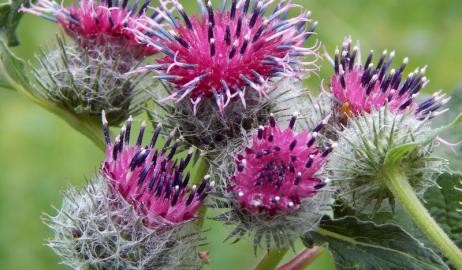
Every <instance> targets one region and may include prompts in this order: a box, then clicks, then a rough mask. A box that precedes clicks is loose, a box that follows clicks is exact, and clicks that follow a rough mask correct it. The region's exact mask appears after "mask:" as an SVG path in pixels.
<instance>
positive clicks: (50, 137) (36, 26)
mask: <svg viewBox="0 0 462 270" xmlns="http://www.w3.org/2000/svg"><path fill="white" fill-rule="evenodd" d="M2 2H3V1H2ZM215 2H219V1H218V0H215ZM296 2H298V3H302V4H303V5H304V6H305V7H306V8H308V9H310V10H312V12H313V18H315V19H316V20H318V21H319V26H318V28H317V31H318V33H319V35H318V38H319V39H320V40H321V41H322V43H323V44H324V45H325V47H326V48H327V50H328V51H329V52H330V53H332V52H333V50H334V49H335V46H337V45H340V44H341V42H342V40H343V37H344V36H345V35H352V37H353V39H354V40H356V39H359V40H361V44H362V50H363V55H364V54H365V52H367V51H368V50H370V49H372V48H373V49H375V50H376V51H378V52H381V51H382V50H384V49H396V51H397V57H396V58H397V59H398V61H400V59H402V58H403V57H405V56H409V57H410V59H411V61H410V66H411V67H410V68H409V69H408V71H409V70H411V69H412V68H413V67H415V66H418V65H419V66H423V65H425V64H428V65H429V68H428V71H427V76H428V77H429V78H430V79H431V83H430V84H429V86H428V87H427V91H434V90H439V89H445V90H446V91H448V92H450V91H451V90H452V89H454V88H456V86H457V85H458V84H459V83H460V75H462V53H461V52H462V35H461V30H460V29H462V1H460V0H446V1H436V0H381V1H378V0H377V1H367V0H348V1H346V0H318V1H311V0H298V1H296ZM182 3H183V4H184V5H185V6H186V7H187V8H188V9H189V8H191V7H192V6H194V7H193V9H194V10H196V7H195V1H193V0H183V1H182ZM193 3H194V5H193ZM188 6H189V7H188ZM57 31H59V30H58V27H57V26H56V25H54V24H53V23H50V22H48V21H44V20H43V19H40V18H37V17H34V16H31V15H26V16H25V18H24V20H23V21H22V22H21V25H20V28H19V36H20V39H21V42H22V43H21V46H20V47H18V48H15V49H14V51H15V52H16V53H17V54H18V55H20V56H21V57H24V58H26V59H33V58H32V56H33V54H34V53H35V52H37V49H38V48H39V46H40V45H45V44H47V43H49V42H52V41H53V36H54V34H55V33H56V32H57ZM396 64H397V63H396ZM323 65H324V69H323V71H322V72H321V73H320V74H319V77H313V78H311V79H310V81H309V85H310V86H311V87H312V88H313V89H319V84H320V82H321V80H322V79H323V78H324V79H327V78H328V74H330V72H331V68H330V67H329V66H328V64H327V63H323ZM0 126H1V127H2V130H1V131H0V269H5V270H7V269H14V270H15V269H37V270H42V269H50V270H51V269H66V267H64V266H62V265H59V264H58V262H59V261H58V257H56V256H55V255H54V254H53V253H52V252H51V251H50V250H49V249H48V248H47V247H46V246H44V240H45V239H46V238H48V237H50V232H49V231H48V230H47V228H46V227H45V226H44V225H43V224H42V223H41V220H40V218H41V215H42V213H43V212H47V213H54V212H53V209H52V206H53V205H55V206H59V205H60V203H61V195H62V191H63V190H64V189H65V188H66V186H67V185H69V184H74V185H82V184H83V183H84V181H85V179H86V178H87V177H91V176H92V175H93V174H94V173H95V172H96V170H97V168H98V165H99V163H100V162H101V161H102V158H103V155H102V153H101V152H100V151H99V150H98V149H96V148H95V147H94V146H93V145H92V143H91V142H90V141H89V140H87V139H86V138H85V137H83V136H82V135H80V134H79V133H77V132H76V131H75V130H73V129H71V128H70V127H69V126H68V125H66V123H64V122H63V121H62V120H60V119H59V118H58V117H56V116H54V115H52V114H50V113H48V112H46V111H44V110H43V109H41V108H40V107H37V106H36V105H34V104H32V103H30V102H29V101H28V100H27V99H25V98H24V97H22V96H21V95H19V94H18V93H16V92H12V91H7V90H1V91H0ZM206 228H210V229H211V231H210V233H209V235H210V237H209V243H210V245H209V246H208V247H207V248H208V249H209V250H210V259H211V261H212V264H211V265H210V266H209V267H207V269H221V270H227V269H250V268H251V267H252V266H253V265H255V263H256V262H257V260H258V259H257V258H255V256H254V255H253V250H252V248H251V246H250V245H249V243H246V242H245V241H242V242H240V243H239V244H236V245H230V244H228V243H225V244H223V243H222V240H223V238H224V236H225V235H226V232H227V229H228V228H224V227H223V226H220V225H219V224H216V223H214V222H211V221H209V222H208V223H207V224H206ZM261 255H262V254H259V256H261ZM291 255H293V254H291ZM310 269H322V270H324V269H326V270H328V269H333V267H332V265H331V259H330V256H329V255H328V254H325V255H324V256H323V257H322V258H321V260H318V262H317V263H316V264H315V265H313V267H311V268H310Z"/></svg>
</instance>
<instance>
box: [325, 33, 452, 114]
mask: <svg viewBox="0 0 462 270" xmlns="http://www.w3.org/2000/svg"><path fill="white" fill-rule="evenodd" d="M358 54H359V47H358V46H355V47H354V48H353V49H351V38H350V37H347V38H345V41H344V43H343V48H342V52H341V53H340V52H339V50H338V49H337V50H336V52H335V59H334V67H335V74H334V75H333V76H332V78H331V81H330V84H331V89H332V93H333V95H334V97H335V99H336V100H337V101H338V102H339V104H340V109H341V111H342V113H344V114H345V115H346V116H351V115H358V114H360V113H362V112H367V113H369V112H371V110H377V109H379V108H381V107H383V106H385V104H388V108H389V110H390V111H392V112H395V113H402V112H406V111H410V110H413V111H414V112H415V114H416V116H417V118H419V119H425V118H427V117H429V118H431V117H434V116H437V115H439V114H441V113H444V112H445V111H446V110H439V109H440V108H441V107H442V106H443V105H444V104H445V103H447V102H448V101H449V98H447V97H446V95H445V94H444V93H441V91H440V92H437V93H435V94H434V95H433V96H431V97H430V98H428V99H426V100H424V101H423V102H422V103H417V101H416V100H415V98H416V97H417V95H418V94H419V92H420V90H421V89H422V88H423V87H425V86H426V85H427V84H428V82H429V80H428V79H427V77H425V76H424V75H425V70H426V67H424V68H421V69H416V70H415V71H414V72H411V73H410V74H409V75H408V76H407V77H406V79H405V80H404V81H403V80H402V78H403V76H404V75H403V72H404V69H405V68H406V65H407V63H408V58H405V59H404V60H403V63H402V64H401V66H400V67H399V69H397V70H396V69H392V70H391V71H388V69H389V67H390V65H391V63H392V61H393V58H394V56H395V52H394V51H393V52H391V53H390V54H389V55H388V53H387V51H384V52H383V54H382V56H381V57H380V59H379V60H378V62H377V64H376V65H375V66H374V64H373V63H372V57H373V51H371V52H370V53H369V55H368V57H367V59H366V61H365V63H364V65H362V63H361V61H360V56H359V55H358ZM387 56H388V57H387ZM356 60H357V61H356ZM355 61H356V62H355Z"/></svg>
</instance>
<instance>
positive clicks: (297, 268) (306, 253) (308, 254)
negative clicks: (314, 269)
mask: <svg viewBox="0 0 462 270" xmlns="http://www.w3.org/2000/svg"><path fill="white" fill-rule="evenodd" d="M325 250H326V249H325V248H324V247H322V246H314V247H312V248H307V249H305V250H303V251H302V252H300V254H298V255H297V256H295V258H293V259H292V260H290V262H288V263H286V264H284V265H282V266H280V267H278V269H277V270H303V269H306V268H307V267H309V266H310V264H311V263H312V262H314V261H315V260H316V259H317V258H318V257H319V255H321V254H322V253H323V252H324V251H325Z"/></svg>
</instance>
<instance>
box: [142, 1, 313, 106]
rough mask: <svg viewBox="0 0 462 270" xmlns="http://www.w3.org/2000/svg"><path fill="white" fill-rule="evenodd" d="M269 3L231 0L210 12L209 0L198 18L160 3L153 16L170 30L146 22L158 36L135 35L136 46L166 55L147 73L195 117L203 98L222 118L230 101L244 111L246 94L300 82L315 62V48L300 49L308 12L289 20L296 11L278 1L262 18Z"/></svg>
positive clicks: (306, 33)
mask: <svg viewBox="0 0 462 270" xmlns="http://www.w3.org/2000/svg"><path fill="white" fill-rule="evenodd" d="M273 2H274V1H273V0H264V1H251V0H233V1H231V4H230V6H229V8H227V5H226V3H227V1H223V4H222V6H221V8H220V9H217V10H215V9H214V8H213V7H212V2H211V1H210V0H208V1H207V4H206V6H204V4H203V3H202V1H198V4H199V8H200V10H201V14H199V15H195V16H191V17H190V16H188V15H187V13H186V11H185V10H184V9H183V7H182V5H181V4H180V3H179V2H178V1H177V0H161V1H160V3H161V8H159V9H158V12H159V13H161V14H162V15H163V17H165V18H166V19H167V22H168V23H170V24H171V27H170V29H169V30H171V31H166V30H165V31H161V28H162V27H161V26H159V24H158V23H157V22H156V21H154V20H149V21H150V23H151V25H150V26H149V27H148V29H155V30H157V31H158V32H161V33H162V35H158V36H156V38H155V39H153V38H152V37H151V36H149V35H146V34H145V33H146V32H144V33H143V32H141V33H139V32H137V36H138V38H139V40H140V41H141V42H143V43H146V44H148V45H150V46H152V47H153V48H155V49H157V50H160V51H162V52H163V53H164V54H165V56H164V57H163V58H160V59H157V62H158V63H157V64H156V65H152V66H148V67H146V68H147V69H153V70H155V71H157V72H158V73H159V75H158V76H157V77H158V78H161V79H164V80H166V81H168V82H169V83H171V84H172V85H173V86H174V88H175V90H174V91H173V92H172V93H171V94H170V95H169V97H168V98H169V99H173V100H175V101H176V102H178V101H181V100H182V99H184V98H188V99H189V100H190V102H191V103H192V105H193V108H194V113H196V111H197V107H198V106H199V104H201V102H202V101H204V100H207V99H211V100H212V101H213V102H214V103H216V105H217V107H218V110H219V111H220V112H221V113H222V114H223V113H224V110H225V108H226V107H227V106H228V105H229V104H230V103H231V102H232V99H234V98H240V100H241V102H242V104H243V105H244V106H245V105H246V98H245V95H246V91H247V92H249V91H255V92H256V93H258V95H259V96H260V97H262V96H265V95H267V92H268V90H269V88H270V87H269V84H270V83H271V81H272V80H273V79H275V78H277V77H295V78H299V77H301V76H302V75H303V74H305V73H308V72H310V71H312V70H313V69H316V66H315V64H314V63H315V61H316V60H317V58H318V55H317V53H316V49H317V45H315V46H314V47H312V48H305V47H304V43H305V41H306V40H307V39H308V38H309V37H310V36H311V35H312V34H313V31H314V29H315V27H316V25H317V23H316V22H314V23H312V24H310V22H311V19H310V12H303V13H301V14H300V15H298V16H296V17H294V18H288V12H289V11H290V10H292V9H293V8H295V7H298V6H297V5H295V4H293V3H291V1H279V2H278V4H277V5H276V7H275V9H274V10H273V11H272V12H271V13H268V15H265V14H266V13H267V10H268V9H269V8H270V6H271V4H272V3H273ZM168 5H173V7H174V8H175V9H176V10H177V11H178V13H179V16H181V17H182V21H180V20H177V19H176V18H175V15H174V14H173V13H172V12H169V11H168V10H169V9H168V7H167V6H168ZM139 27H140V26H139ZM141 27H142V25H141ZM307 57H312V58H314V59H313V60H311V61H309V60H307V59H306V58H307Z"/></svg>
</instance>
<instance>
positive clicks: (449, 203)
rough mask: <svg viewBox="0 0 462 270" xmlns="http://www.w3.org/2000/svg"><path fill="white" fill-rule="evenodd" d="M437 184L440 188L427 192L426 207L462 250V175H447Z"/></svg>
mask: <svg viewBox="0 0 462 270" xmlns="http://www.w3.org/2000/svg"><path fill="white" fill-rule="evenodd" d="M437 183H438V185H439V186H440V188H439V187H436V186H434V187H431V188H429V189H428V190H427V192H425V194H424V199H425V202H426V203H425V206H426V207H427V209H428V210H429V211H430V213H431V215H432V216H433V217H434V218H435V220H436V221H437V222H438V223H439V224H440V225H441V227H442V228H443V229H444V230H445V231H446V233H447V234H448V235H449V237H450V238H452V240H454V242H455V243H456V245H458V246H459V247H461V248H462V212H460V211H461V210H462V190H461V188H462V173H460V172H454V173H445V174H443V175H441V176H440V177H439V178H438V180H437ZM457 210H459V211H457Z"/></svg>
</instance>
